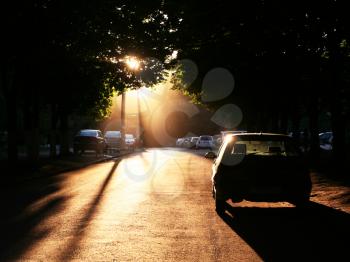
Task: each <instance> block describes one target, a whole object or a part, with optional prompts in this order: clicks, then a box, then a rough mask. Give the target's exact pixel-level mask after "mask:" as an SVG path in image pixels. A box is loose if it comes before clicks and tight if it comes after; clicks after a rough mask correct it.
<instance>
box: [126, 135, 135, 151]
mask: <svg viewBox="0 0 350 262" xmlns="http://www.w3.org/2000/svg"><path fill="white" fill-rule="evenodd" d="M125 146H126V147H127V148H129V149H135V147H136V139H135V137H134V135H133V134H125Z"/></svg>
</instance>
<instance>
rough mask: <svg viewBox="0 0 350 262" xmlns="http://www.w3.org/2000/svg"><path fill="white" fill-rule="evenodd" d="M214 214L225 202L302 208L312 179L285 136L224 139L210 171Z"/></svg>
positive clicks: (231, 137) (220, 210) (247, 134)
mask: <svg viewBox="0 0 350 262" xmlns="http://www.w3.org/2000/svg"><path fill="white" fill-rule="evenodd" d="M212 171H213V175H212V185H213V197H214V199H215V205H216V211H217V212H218V213H219V214H220V213H223V212H224V211H225V201H226V200H228V199H231V200H232V202H241V201H242V200H248V201H253V202H279V201H287V202H290V203H292V204H295V205H296V206H305V205H306V204H307V203H308V201H309V198H310V192H311V187H312V185H311V179H310V174H309V170H308V168H307V166H306V164H305V163H304V161H303V159H302V157H301V154H300V152H299V151H298V147H297V146H296V145H295V143H294V141H293V139H292V138H291V137H289V136H286V135H279V134H267V133H244V134H236V135H230V136H227V137H226V139H225V141H224V142H223V144H222V145H221V147H220V149H219V150H218V153H217V154H216V159H215V161H214V163H213V167H212Z"/></svg>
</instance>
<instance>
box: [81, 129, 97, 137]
mask: <svg viewBox="0 0 350 262" xmlns="http://www.w3.org/2000/svg"><path fill="white" fill-rule="evenodd" d="M78 135H79V136H97V131H96V130H81V131H80V132H79V133H78Z"/></svg>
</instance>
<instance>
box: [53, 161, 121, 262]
mask: <svg viewBox="0 0 350 262" xmlns="http://www.w3.org/2000/svg"><path fill="white" fill-rule="evenodd" d="M119 162H120V161H119V160H117V161H115V163H114V164H113V166H112V168H111V170H110V171H109V173H108V175H107V177H106V178H105V180H104V181H103V183H102V185H101V187H100V189H99V191H98V193H97V194H96V197H95V198H94V199H93V201H92V202H91V204H90V206H89V208H88V211H87V212H86V214H85V215H84V216H83V217H82V218H81V219H80V220H79V221H78V223H77V225H78V227H76V229H75V232H74V233H73V237H72V239H71V240H70V241H69V242H68V243H67V245H66V246H67V248H66V249H64V250H62V253H61V256H60V259H59V261H68V260H70V258H71V256H72V254H74V251H76V250H77V249H78V247H79V245H80V242H81V241H82V240H83V238H84V236H85V233H86V231H85V229H86V228H87V227H88V226H89V223H90V222H91V220H92V218H93V216H94V214H95V213H96V211H97V209H98V207H99V203H100V202H101V200H102V198H103V193H104V191H105V189H106V188H107V186H108V184H109V182H110V181H111V179H112V177H113V174H114V171H115V170H116V169H117V167H118V164H119Z"/></svg>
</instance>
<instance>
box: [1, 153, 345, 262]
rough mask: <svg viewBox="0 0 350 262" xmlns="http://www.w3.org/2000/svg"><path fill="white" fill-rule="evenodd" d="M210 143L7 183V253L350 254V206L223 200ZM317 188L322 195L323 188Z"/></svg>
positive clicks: (181, 257)
mask: <svg viewBox="0 0 350 262" xmlns="http://www.w3.org/2000/svg"><path fill="white" fill-rule="evenodd" d="M204 152H205V151H195V150H192V151H191V150H185V149H173V148H162V149H147V150H145V151H143V152H138V153H134V154H132V155H129V156H128V157H125V158H123V159H122V160H121V161H119V160H118V161H109V162H105V163H100V164H94V165H91V166H89V167H86V168H83V169H80V170H77V171H72V172H68V173H63V174H60V175H57V176H52V177H49V178H40V179H33V180H31V181H29V182H28V181H27V182H23V183H21V184H16V185H13V186H7V187H6V188H2V189H1V204H2V208H3V211H2V215H1V228H0V229H1V246H0V260H1V261H14V260H19V261H71V260H72V261H304V260H305V261H324V260H328V261H340V259H342V260H344V261H347V260H349V259H350V256H349V251H348V249H349V248H348V238H349V236H350V234H349V233H350V223H349V222H350V215H349V214H348V213H346V212H343V211H340V210H336V209H334V208H331V207H328V206H326V205H323V204H320V203H317V197H315V198H313V199H312V200H313V201H314V202H313V204H312V206H311V207H310V209H309V210H306V211H300V210H297V209H295V207H294V206H293V205H291V204H288V203H285V202H283V203H251V202H242V203H238V204H232V203H230V205H229V206H228V212H226V214H225V216H223V217H219V216H218V215H217V214H216V213H215V210H214V202H213V199H212V195H211V181H210V176H211V163H212V160H208V159H205V158H203V157H202V155H204ZM315 195H316V196H317V195H322V194H320V192H318V193H315Z"/></svg>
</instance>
